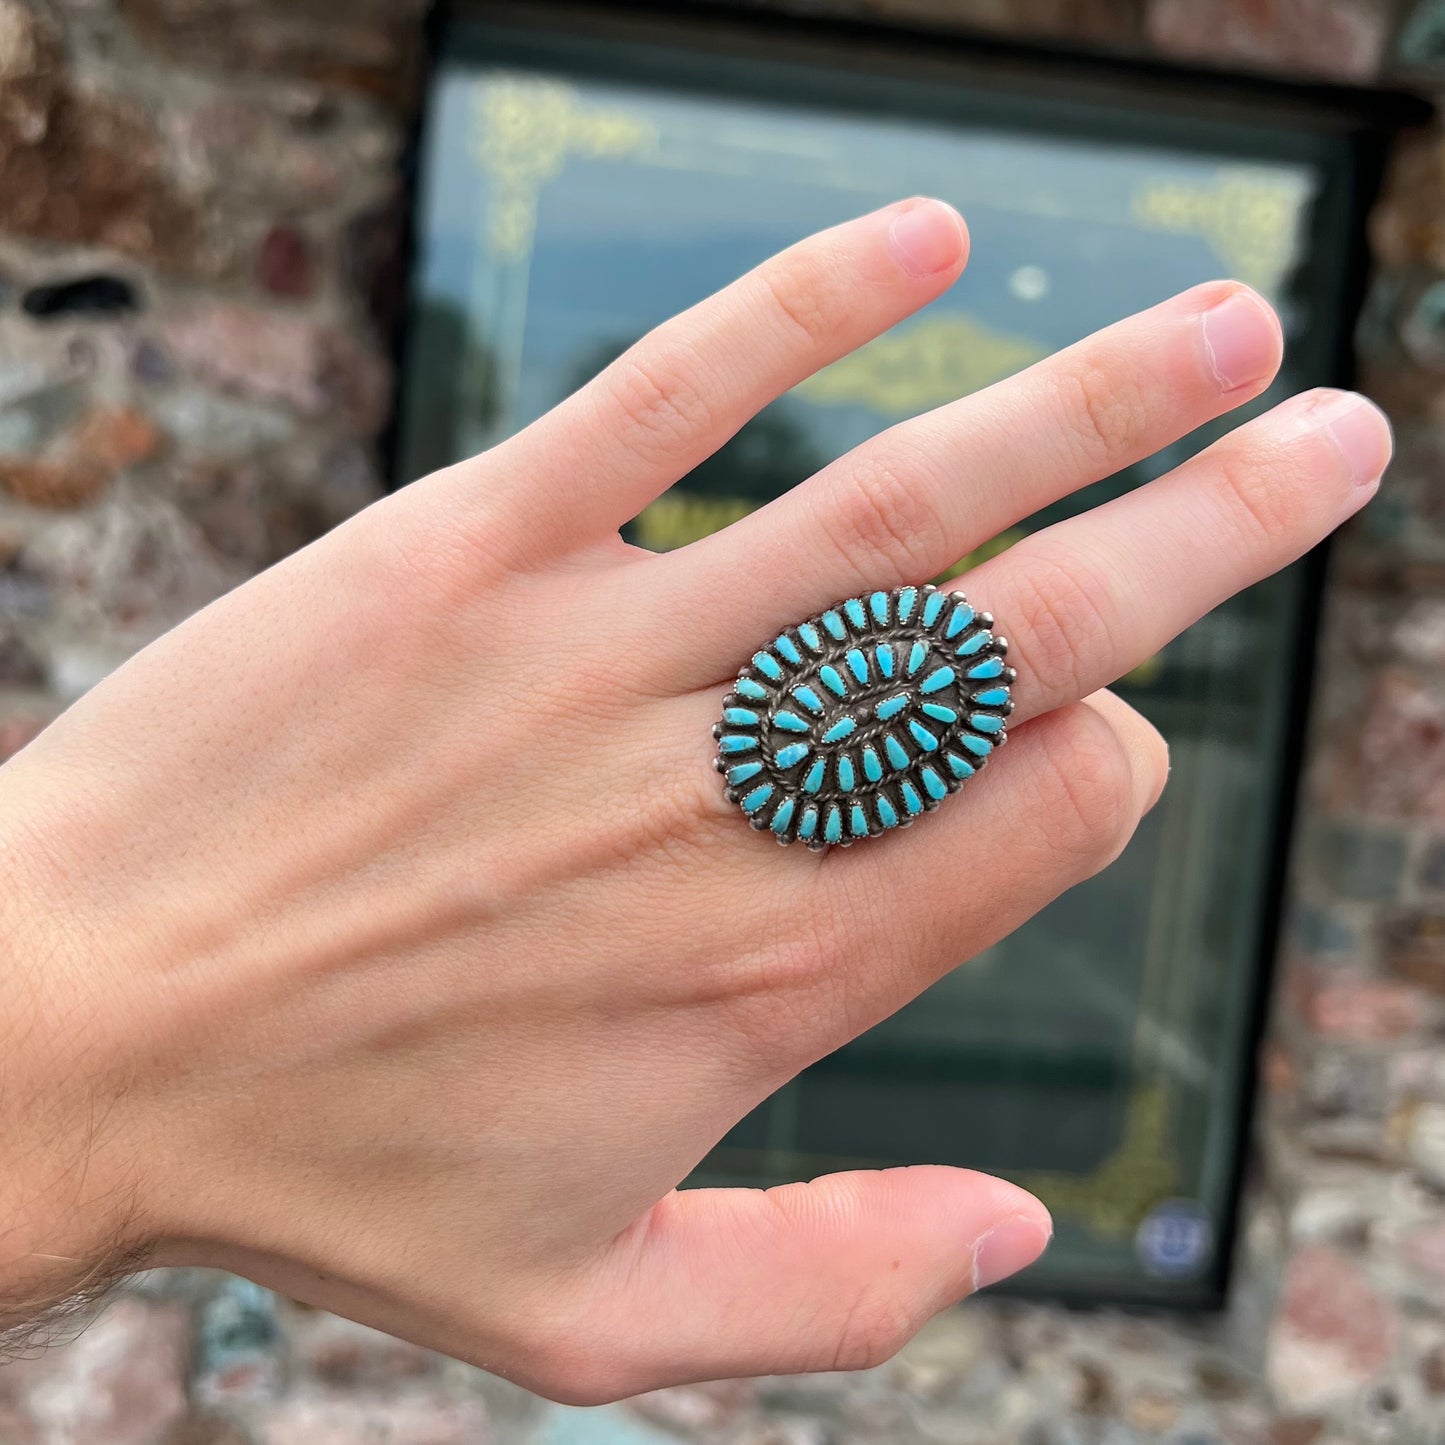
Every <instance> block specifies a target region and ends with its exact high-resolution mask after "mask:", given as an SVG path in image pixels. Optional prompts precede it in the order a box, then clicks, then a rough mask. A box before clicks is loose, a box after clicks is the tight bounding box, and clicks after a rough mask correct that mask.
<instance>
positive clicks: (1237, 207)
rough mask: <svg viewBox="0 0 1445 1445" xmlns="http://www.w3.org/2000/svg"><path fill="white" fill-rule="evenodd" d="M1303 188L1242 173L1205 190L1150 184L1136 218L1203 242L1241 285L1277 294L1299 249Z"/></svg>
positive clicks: (1230, 170) (1233, 171) (1233, 170)
mask: <svg viewBox="0 0 1445 1445" xmlns="http://www.w3.org/2000/svg"><path fill="white" fill-rule="evenodd" d="M1302 184H1303V182H1302V181H1301V180H1299V179H1298V178H1295V177H1290V178H1285V177H1282V176H1270V175H1264V174H1260V173H1258V172H1256V171H1253V170H1247V169H1243V168H1238V167H1226V168H1224V169H1222V170H1220V171H1219V172H1218V173H1217V174H1216V175H1215V177H1214V179H1213V180H1212V181H1211V182H1209V183H1208V184H1205V185H1199V184H1194V183H1190V182H1186V181H1179V180H1167V181H1166V180H1157V181H1148V182H1146V183H1145V184H1143V185H1141V186H1140V187H1139V188H1138V189H1137V190H1136V191H1135V192H1134V194H1133V196H1132V197H1131V198H1130V206H1129V210H1130V217H1131V219H1132V220H1133V221H1134V222H1135V224H1136V225H1139V226H1144V227H1147V228H1149V229H1150V230H1155V231H1175V232H1180V233H1184V234H1190V235H1197V236H1201V237H1202V238H1203V239H1204V240H1205V241H1207V242H1208V244H1209V246H1210V249H1211V250H1213V252H1214V254H1215V255H1216V256H1217V257H1219V259H1220V260H1221V261H1223V262H1224V264H1225V266H1226V267H1228V268H1229V270H1230V271H1232V272H1233V273H1234V274H1235V275H1237V276H1238V277H1239V278H1240V280H1242V281H1247V282H1248V283H1249V284H1250V285H1251V286H1256V287H1261V288H1264V289H1267V290H1272V289H1274V288H1276V287H1278V286H1279V284H1280V282H1281V281H1282V280H1283V279H1284V276H1285V274H1286V272H1287V271H1288V269H1289V266H1290V263H1291V262H1292V261H1293V259H1294V256H1295V253H1296V250H1297V249H1298V244H1299V237H1298V226H1299V221H1300V215H1301V206H1300V202H1301V199H1302V197H1301V195H1300V188H1301V186H1302Z"/></svg>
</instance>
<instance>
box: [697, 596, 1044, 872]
mask: <svg viewBox="0 0 1445 1445" xmlns="http://www.w3.org/2000/svg"><path fill="white" fill-rule="evenodd" d="M1007 651H1008V643H1007V642H1006V641H1005V640H1004V639H1003V638H1002V637H996V636H995V635H994V631H993V618H992V617H991V616H990V615H989V614H988V613H987V612H976V611H975V610H974V609H973V607H972V606H971V605H970V604H969V601H968V599H967V598H966V597H965V596H964V595H963V593H961V592H942V591H940V590H939V589H938V588H936V587H931V586H921V587H897V588H894V589H893V591H891V592H870V593H868V594H867V595H866V596H863V597H850V598H848V599H847V600H846V601H844V602H840V603H838V604H837V605H836V606H834V607H829V608H828V609H826V610H825V611H823V612H820V613H819V614H818V615H817V616H816V617H811V618H809V619H808V621H806V622H800V623H799V624H798V625H797V626H796V627H789V628H787V629H786V630H785V631H784V632H782V633H781V634H780V635H779V636H778V637H777V638H776V639H775V640H774V641H772V642H770V643H769V644H768V645H767V646H766V647H764V648H763V649H762V650H761V651H759V652H757V653H755V654H754V656H753V659H752V661H751V662H750V663H749V664H748V665H747V666H746V667H745V668H743V670H742V671H741V672H740V673H739V674H738V680H737V682H736V683H735V684H734V685H733V690H732V691H731V692H730V693H729V694H728V695H727V698H726V699H725V700H724V703H723V715H722V720H721V721H720V722H719V723H718V724H717V726H716V727H714V728H713V736H714V737H715V738H716V739H717V759H716V761H715V762H714V764H713V766H714V767H716V768H717V770H718V771H719V772H720V773H721V774H722V775H723V778H724V780H725V782H726V792H727V797H728V799H729V800H730V801H732V802H734V803H736V804H737V805H738V806H739V807H740V808H741V809H742V811H743V812H744V813H745V814H746V815H747V818H748V821H749V822H750V823H751V825H752V826H753V827H754V828H757V829H759V830H762V829H767V830H769V831H771V832H772V834H773V835H774V836H775V837H776V838H777V840H778V842H779V843H791V842H793V841H794V840H795V839H796V840H798V841H799V842H802V843H806V844H807V845H808V847H809V848H827V847H830V846H834V845H837V846H841V847H847V845H848V844H850V843H856V842H858V841H859V840H860V839H862V838H876V837H878V836H879V835H880V834H882V833H886V832H889V831H890V830H892V829H894V828H900V827H907V825H908V824H909V823H911V822H912V821H913V820H914V819H915V818H916V817H918V816H919V815H920V814H922V813H925V812H931V811H932V810H933V809H934V808H936V807H937V806H938V805H939V804H940V803H941V802H942V801H943V800H944V799H945V798H947V797H948V796H949V795H950V794H951V793H955V792H957V791H958V789H959V788H960V787H962V785H963V784H964V783H965V782H966V781H967V780H968V779H969V778H971V777H972V776H973V775H974V773H976V772H977V771H978V770H979V769H980V768H981V767H983V765H984V764H985V763H986V762H987V761H988V759H989V755H990V754H991V753H992V752H993V750H994V749H995V748H997V747H1000V746H1001V745H1002V744H1003V743H1004V741H1005V740H1006V737H1007V734H1006V732H1005V730H1004V720H1005V719H1006V718H1007V717H1008V715H1009V713H1010V711H1011V710H1012V707H1013V704H1012V702H1011V701H1010V700H1009V692H1010V689H1011V688H1012V685H1013V682H1014V679H1015V676H1016V674H1015V672H1014V670H1013V668H1011V667H1008V666H1006V665H1005V663H1004V654H1005V653H1006V652H1007Z"/></svg>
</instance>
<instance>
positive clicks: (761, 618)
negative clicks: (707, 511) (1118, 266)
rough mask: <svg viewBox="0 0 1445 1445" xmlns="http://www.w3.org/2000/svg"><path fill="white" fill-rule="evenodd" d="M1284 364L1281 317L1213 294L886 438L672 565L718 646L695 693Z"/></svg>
mask: <svg viewBox="0 0 1445 1445" xmlns="http://www.w3.org/2000/svg"><path fill="white" fill-rule="evenodd" d="M1280 351H1281V339H1280V330H1279V323H1278V322H1277V321H1276V319H1275V316H1274V313H1273V312H1272V311H1271V310H1270V308H1269V306H1268V305H1267V303H1266V302H1264V301H1263V300H1262V299H1261V298H1260V297H1259V296H1257V295H1256V294H1255V293H1254V292H1253V291H1251V290H1249V289H1248V288H1247V287H1245V286H1242V285H1239V284H1238V283H1235V282H1216V283H1211V284H1209V285H1205V286H1199V287H1195V288H1194V289H1193V290H1191V291H1186V292H1185V293H1184V294H1183V295H1180V296H1176V297H1174V298H1173V299H1172V300H1170V301H1166V302H1164V303H1163V304H1162V305H1159V306H1156V307H1153V308H1152V309H1150V310H1148V311H1144V312H1141V313H1140V314H1138V315H1137V316H1132V317H1129V318H1128V319H1127V320H1124V321H1121V322H1119V323H1117V324H1116V325H1114V326H1111V327H1108V328H1107V329H1106V330H1104V331H1100V332H1098V333H1096V334H1095V335H1093V336H1090V337H1087V338H1086V339H1085V340H1083V341H1081V342H1079V343H1078V344H1077V345H1075V346H1071V347H1068V348H1067V349H1066V350H1064V351H1061V352H1059V353H1058V354H1057V355H1055V356H1052V357H1050V358H1048V359H1047V360H1045V361H1042V362H1039V363H1038V364H1037V365H1035V366H1032V367H1030V368H1029V369H1028V370H1026V371H1023V372H1020V373H1019V374H1018V375H1017V376H1014V377H1010V378H1009V379H1008V380H1006V381H1002V382H999V383H997V384H996V385H994V386H991V387H988V388H987V389H985V390H984V391H981V392H977V393H975V394H974V395H972V396H969V397H965V398H963V399H962V400H960V401H956V402H952V403H950V404H948V405H947V406H943V407H939V408H938V409H937V410H935V411H932V412H928V413H925V414H924V415H922V416H919V417H916V418H914V419H912V420H910V421H907V422H903V423H900V424H899V425H898V426H895V427H892V428H890V429H889V430H888V431H886V432H882V433H880V434H879V435H878V436H876V437H874V438H872V439H871V440H870V441H868V442H865V443H864V444H863V445H862V446H860V447H857V448H855V449H854V450H853V451H852V452H850V453H848V454H847V455H846V456H844V457H841V458H840V459H839V460H838V461H836V462H834V463H832V464H831V465H829V466H827V467H825V468H824V469H823V470H822V471H821V472H819V473H818V474H817V475H816V476H814V477H813V478H811V479H810V480H809V481H807V482H805V483H804V484H803V485H802V486H800V487H797V488H795V489H794V490H793V491H791V492H789V493H787V494H786V495H785V496H783V497H780V498H778V499H777V500H776V501H774V502H772V503H770V504H769V505H768V506H766V507H763V508H761V509H760V510H759V511H757V512H754V513H753V514H752V515H751V516H748V517H745V518H744V519H743V520H742V521H740V522H737V523H735V524H734V525H733V526H731V527H729V528H727V529H726V530H725V531H723V532H720V533H717V534H716V535H714V536H712V537H707V538H704V539H703V540H702V541H700V542H696V543H694V544H692V545H691V546H689V547H685V548H683V549H681V550H680V551H678V552H674V553H670V554H668V555H667V556H664V557H663V558H661V559H659V563H658V567H659V574H660V577H661V579H662V581H663V582H664V590H665V591H668V592H671V593H672V594H674V595H677V594H683V595H684V596H685V599H686V600H685V603H684V605H685V606H687V608H688V610H689V611H690V612H691V613H692V615H693V616H694V617H695V618H697V619H698V625H699V626H700V627H702V628H703V629H705V631H706V633H707V636H706V638H705V639H704V638H698V637H694V638H693V642H694V645H695V650H693V652H692V655H693V657H694V658H696V659H697V660H698V666H699V672H698V675H697V676H695V677H690V678H688V679H687V681H689V682H691V683H693V684H694V685H697V686H706V685H707V684H708V683H710V682H714V681H716V680H717V675H712V676H705V675H703V673H704V672H706V671H707V670H708V668H709V666H710V663H711V661H712V660H713V658H715V657H716V656H721V657H723V658H725V659H729V660H731V659H733V658H734V657H738V656H745V655H746V654H747V653H748V652H749V651H751V649H752V648H753V647H754V646H756V644H757V642H758V640H759V638H760V637H763V636H766V635H767V634H768V632H769V630H774V631H775V630H776V629H777V628H778V627H779V626H781V625H783V624H785V623H789V622H791V621H793V620H794V619H795V617H802V616H807V615H808V614H810V613H812V612H814V611H816V610H818V608H819V607H820V606H825V605H827V604H828V603H830V602H832V601H833V600H834V599H836V598H838V597H841V596H845V595H847V594H849V593H851V592H856V591H859V590H860V589H870V590H871V589H873V588H879V587H882V588H888V587H892V586H894V585H896V584H898V583H900V582H909V581H916V580H918V579H919V578H922V577H931V576H934V575H936V574H937V573H939V572H941V571H943V570H944V569H946V568H947V567H949V566H951V565H952V564H953V563H954V562H956V561H957V560H958V558H959V557H961V556H964V555H966V554H967V553H968V552H970V551H972V550H973V548H975V547H976V546H978V545H979V544H980V543H981V542H983V541H986V540H987V539H989V538H991V537H993V536H995V535H996V534H997V533H998V532H1000V531H1002V530H1003V529H1004V528H1005V527H1008V526H1010V525H1012V524H1013V523H1015V522H1017V521H1018V520H1019V519H1020V518H1022V517H1026V516H1028V515H1030V514H1031V513H1033V512H1036V511H1037V510H1038V509H1039V508H1040V507H1043V506H1046V505H1048V504H1049V503H1050V502H1052V501H1055V500H1056V499H1057V498H1059V497H1061V496H1064V495H1066V494H1067V493H1069V492H1072V491H1075V490H1077V489H1078V488H1079V487H1082V486H1086V485H1088V484H1089V483H1090V482H1095V481H1098V480H1099V479H1100V478H1102V477H1105V476H1108V475H1110V474H1111V473H1113V472H1116V471H1118V470H1119V469H1120V468H1122V467H1125V466H1128V465H1130V464H1132V463H1134V462H1137V461H1139V460H1141V459H1142V458H1144V457H1146V456H1149V455H1150V454H1152V453H1153V452H1155V451H1158V450H1159V448H1161V447H1163V446H1166V445H1168V444H1169V443H1170V442H1173V441H1175V440H1177V439H1178V438H1179V437H1181V436H1183V435H1185V434H1186V433H1187V432H1190V431H1192V430H1194V428H1195V427H1197V426H1200V425H1202V424H1203V423H1204V422H1206V421H1208V420H1210V419H1212V418H1213V417H1216V416H1219V415H1220V414H1221V413H1223V412H1226V411H1228V410H1230V409H1232V408H1233V407H1235V406H1238V405H1240V404H1241V403H1242V402H1244V401H1246V400H1249V399H1250V398H1252V397H1254V396H1256V395H1258V394H1259V392H1261V391H1262V390H1263V389H1264V388H1265V386H1267V385H1268V384H1269V381H1270V379H1271V378H1272V377H1273V375H1274V373H1275V371H1276V370H1277V369H1278V366H1279V360H1280ZM669 578H670V579H671V583H670V585H669ZM698 643H701V644H702V645H701V646H697V645H696V644H698ZM710 654H711V655H710ZM725 670H726V669H724V671H725ZM680 680H681V679H680Z"/></svg>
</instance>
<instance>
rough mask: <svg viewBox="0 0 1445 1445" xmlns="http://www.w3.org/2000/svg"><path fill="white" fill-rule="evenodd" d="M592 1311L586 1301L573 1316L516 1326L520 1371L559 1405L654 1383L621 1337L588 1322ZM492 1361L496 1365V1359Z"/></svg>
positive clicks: (617, 1396) (601, 1399) (607, 1399)
mask: <svg viewBox="0 0 1445 1445" xmlns="http://www.w3.org/2000/svg"><path fill="white" fill-rule="evenodd" d="M591 1314H592V1310H591V1309H590V1307H589V1306H588V1305H587V1304H585V1303H584V1304H583V1305H582V1306H581V1308H580V1309H579V1311H578V1317H577V1318H575V1319H571V1320H563V1319H560V1318H552V1319H548V1320H546V1321H533V1322H532V1324H531V1326H530V1327H525V1328H523V1329H521V1330H518V1331H516V1334H517V1338H516V1339H515V1341H514V1348H515V1350H516V1353H517V1358H518V1361H519V1363H520V1366H521V1368H520V1370H519V1371H518V1373H519V1374H520V1375H521V1376H522V1377H523V1378H524V1379H525V1383H526V1385H527V1387H528V1388H529V1389H531V1390H533V1391H534V1392H535V1393H536V1394H539V1395H542V1396H545V1397H546V1398H547V1399H549V1400H555V1401H557V1403H558V1404H561V1405H610V1404H611V1403H612V1402H613V1401H614V1400H621V1399H625V1398H626V1397H627V1396H629V1395H635V1394H638V1393H639V1392H641V1391H642V1390H645V1389H647V1388H648V1386H649V1385H650V1384H652V1383H653V1382H652V1381H651V1380H650V1379H648V1378H647V1377H646V1376H645V1374H644V1372H643V1370H642V1369H641V1367H640V1362H638V1361H635V1360H630V1359H628V1358H627V1356H626V1354H625V1352H624V1349H623V1347H622V1346H621V1344H620V1342H614V1341H612V1340H609V1339H608V1337H607V1332H606V1331H605V1330H600V1331H591V1330H588V1329H587V1328H586V1327H585V1321H586V1320H587V1319H588V1317H590V1315H591ZM514 1329H515V1326H514ZM476 1363H480V1364H482V1365H483V1367H484V1368H485V1367H486V1363H485V1362H481V1361H478V1362H476ZM491 1364H492V1366H493V1367H494V1368H495V1365H496V1361H495V1360H493V1361H491Z"/></svg>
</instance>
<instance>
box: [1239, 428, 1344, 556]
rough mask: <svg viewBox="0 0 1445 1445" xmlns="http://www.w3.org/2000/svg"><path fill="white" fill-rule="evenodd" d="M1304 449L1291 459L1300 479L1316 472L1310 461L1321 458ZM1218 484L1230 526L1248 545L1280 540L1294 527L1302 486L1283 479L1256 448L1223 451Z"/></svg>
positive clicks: (1313, 461)
mask: <svg viewBox="0 0 1445 1445" xmlns="http://www.w3.org/2000/svg"><path fill="white" fill-rule="evenodd" d="M1308 440H1311V441H1312V440H1314V439H1313V438H1309V439H1308ZM1306 450H1307V455H1305V456H1296V457H1294V458H1291V459H1290V461H1292V462H1293V466H1294V468H1295V469H1297V470H1298V472H1299V474H1300V476H1301V478H1302V479H1303V478H1304V477H1305V476H1306V475H1314V476H1317V475H1318V474H1319V473H1318V470H1317V468H1316V467H1315V466H1314V465H1313V463H1316V462H1318V461H1320V460H1321V459H1320V457H1319V454H1318V452H1316V451H1315V450H1313V449H1306ZM1324 460H1326V461H1328V460H1329V458H1325V459H1324ZM1219 485H1220V488H1221V490H1222V491H1223V494H1224V497H1225V500H1226V504H1227V505H1228V507H1229V509H1230V514H1231V516H1232V518H1233V521H1234V527H1233V530H1234V531H1236V532H1237V533H1238V534H1240V535H1241V536H1242V537H1243V538H1244V539H1245V541H1246V542H1247V543H1248V544H1249V545H1251V546H1257V545H1258V544H1259V542H1260V541H1261V540H1263V541H1266V542H1277V541H1281V540H1283V539H1284V538H1285V537H1287V536H1289V535H1290V534H1291V533H1292V532H1294V531H1295V529H1296V528H1297V526H1298V523H1299V517H1300V507H1299V491H1300V490H1302V488H1296V487H1293V486H1291V485H1289V484H1288V482H1286V481H1282V480H1281V470H1280V469H1279V468H1277V467H1276V466H1274V465H1271V464H1270V462H1269V460H1268V459H1266V458H1264V457H1262V456H1260V455H1259V454H1258V453H1257V452H1247V451H1239V452H1234V451H1233V450H1231V452H1229V453H1226V454H1225V455H1222V456H1221V457H1220V459H1219Z"/></svg>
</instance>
